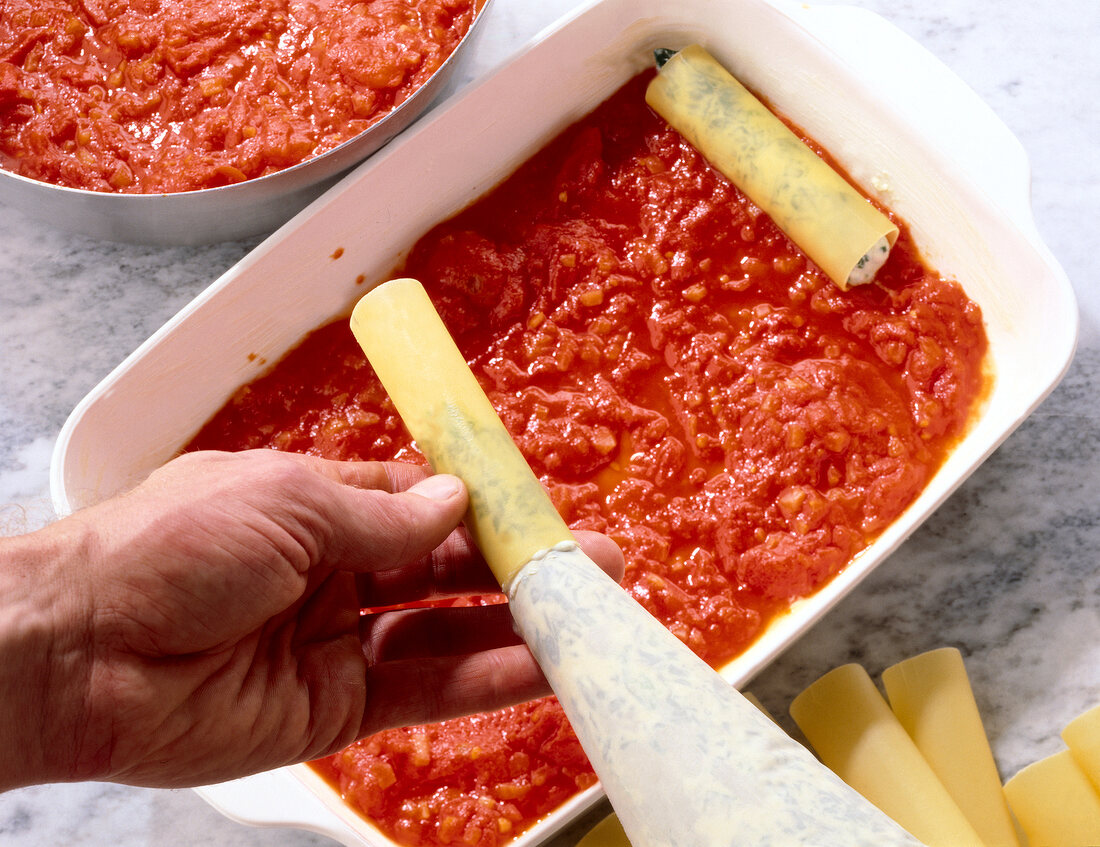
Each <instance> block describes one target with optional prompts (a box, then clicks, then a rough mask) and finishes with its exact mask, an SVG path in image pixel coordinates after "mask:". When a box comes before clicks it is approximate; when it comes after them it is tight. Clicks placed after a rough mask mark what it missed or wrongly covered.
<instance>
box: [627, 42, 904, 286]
mask: <svg viewBox="0 0 1100 847" xmlns="http://www.w3.org/2000/svg"><path fill="white" fill-rule="evenodd" d="M658 61H663V64H662V67H661V69H660V71H659V72H658V73H657V76H656V77H654V79H653V81H652V82H651V83H650V85H649V88H648V89H647V91H646V102H647V103H648V104H649V105H650V107H651V108H652V109H653V110H654V111H656V112H657V114H659V115H660V116H661V117H663V118H664V119H665V120H666V121H668V123H669V124H670V125H671V126H672V127H673V128H675V129H676V130H677V131H678V132H680V133H681V134H682V135H683V136H684V137H685V138H686V139H687V140H688V141H689V142H690V143H691V145H692V146H693V147H695V148H696V149H697V150H698V151H699V152H700V153H701V154H702V155H703V156H704V157H705V158H706V159H707V161H708V162H710V164H711V165H712V166H713V167H715V168H716V169H717V170H718V171H720V172H721V173H722V174H723V175H724V176H725V177H726V178H727V179H729V180H730V182H732V183H733V184H734V185H736V186H737V187H738V188H740V189H741V190H742V191H743V192H745V194H746V195H747V196H748V197H749V199H750V200H752V201H753V202H754V203H755V204H756V205H757V206H759V207H760V208H761V209H763V210H764V211H765V212H766V213H767V214H768V216H769V217H770V218H771V219H772V220H773V221H775V223H776V225H777V226H778V227H779V228H780V229H782V230H783V232H785V233H786V234H787V236H788V237H789V238H790V239H791V241H793V242H794V243H795V244H796V245H797V246H798V247H799V248H800V249H801V250H802V252H803V253H805V254H806V255H807V256H809V258H810V259H812V260H813V261H814V263H815V264H817V266H818V267H820V268H821V270H822V271H824V272H825V274H826V275H827V276H828V277H829V278H830V279H831V280H833V282H835V283H836V284H837V285H839V286H840V287H841V288H847V287H848V286H850V285H861V284H864V283H868V282H871V281H872V280H873V279H874V277H875V274H876V273H877V272H878V270H879V268H881V267H882V265H883V264H884V263H885V262H886V259H887V258H888V256H889V253H890V249H891V247H893V245H894V242H895V241H896V240H897V237H898V228H897V226H895V225H894V223H893V222H892V221H891V220H890V219H889V218H888V217H886V215H884V214H883V213H882V212H880V211H879V210H878V209H877V208H875V206H874V205H872V204H871V203H870V202H869V201H868V200H867V199H866V198H865V197H863V196H862V195H861V194H860V193H859V192H858V191H856V189H855V188H853V187H852V186H851V185H850V184H849V183H848V182H847V181H846V180H845V179H844V178H843V177H842V176H841V175H840V174H839V173H837V172H836V171H835V170H833V169H832V168H831V167H829V165H828V164H827V163H826V162H825V161H823V160H822V159H821V158H820V157H818V156H817V155H816V154H815V153H814V152H813V150H811V149H810V148H809V147H808V146H806V144H805V143H804V142H803V141H802V140H801V139H800V138H799V137H798V136H797V135H795V133H794V132H792V131H791V130H790V129H788V128H787V126H786V125H785V124H784V123H783V122H782V121H781V120H779V118H777V117H776V116H775V115H774V114H772V112H771V111H769V110H768V108H767V107H766V106H765V105H764V104H763V103H762V102H760V100H758V99H757V98H756V97H755V96H754V95H753V94H752V93H751V92H750V91H749V90H748V89H747V88H745V86H743V85H742V84H741V83H740V82H738V81H737V80H736V79H735V78H734V77H733V76H732V75H731V74H730V73H729V71H727V70H726V69H725V68H724V67H722V65H720V64H719V63H718V61H717V60H716V59H715V58H714V57H713V56H711V55H710V54H709V53H707V51H706V50H704V49H703V48H702V47H700V46H699V45H697V44H696V45H692V46H690V47H685V48H684V49H683V50H680V51H679V52H676V53H671V55H669V51H658Z"/></svg>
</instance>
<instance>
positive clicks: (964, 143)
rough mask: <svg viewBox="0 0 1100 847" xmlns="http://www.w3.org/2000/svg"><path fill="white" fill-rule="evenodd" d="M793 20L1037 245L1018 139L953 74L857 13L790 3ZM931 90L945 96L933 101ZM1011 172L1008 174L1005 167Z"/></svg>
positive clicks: (870, 16) (892, 29) (1027, 170)
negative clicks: (924, 130)
mask: <svg viewBox="0 0 1100 847" xmlns="http://www.w3.org/2000/svg"><path fill="white" fill-rule="evenodd" d="M782 2H784V3H785V9H786V12H787V14H788V15H789V16H790V17H792V18H793V19H795V20H796V21H797V22H798V23H799V24H800V25H801V26H803V27H804V28H805V29H806V30H807V31H809V32H810V33H811V34H812V35H813V36H814V37H815V38H817V39H818V40H819V41H821V42H822V43H823V44H824V45H825V47H826V48H827V49H829V50H830V51H832V52H833V53H835V54H837V55H838V56H840V57H841V59H842V60H843V61H844V63H845V64H847V65H848V66H849V67H850V68H851V69H852V70H853V71H854V73H855V74H857V75H858V76H860V77H861V78H862V79H864V80H868V81H869V84H871V85H873V86H874V87H876V88H878V89H880V91H881V94H882V96H883V99H884V100H885V101H886V102H890V103H893V104H894V105H895V109H896V111H897V113H898V114H899V115H901V116H902V118H903V119H904V120H905V121H906V122H907V123H910V124H914V125H917V126H923V127H928V126H935V127H937V131H938V132H940V133H941V137H942V139H943V143H944V148H945V152H947V154H948V155H949V156H950V158H951V159H952V160H953V161H954V163H955V164H956V165H957V166H958V169H959V172H960V174H959V176H960V178H963V179H966V180H968V181H969V182H971V183H973V184H974V185H975V186H976V187H977V188H978V189H979V190H980V191H982V192H983V193H984V194H985V195H986V196H987V197H988V198H989V199H990V200H992V201H993V203H994V204H995V205H997V206H999V207H1000V208H1001V209H1002V210H1003V211H1005V212H1006V213H1008V215H1009V216H1010V217H1011V219H1012V221H1013V223H1015V224H1016V225H1017V226H1018V227H1019V228H1020V229H1021V230H1022V231H1023V232H1024V233H1025V234H1026V235H1027V236H1028V238H1029V239H1030V240H1031V241H1032V242H1033V243H1034V244H1035V245H1036V246H1039V247H1041V246H1042V241H1041V239H1040V238H1039V235H1038V232H1037V230H1036V228H1035V221H1034V217H1033V215H1032V209H1031V166H1030V164H1029V162H1028V158H1027V153H1026V152H1025V150H1024V147H1023V145H1022V144H1021V143H1020V141H1019V139H1018V138H1017V137H1016V136H1015V135H1014V134H1013V133H1012V131H1011V130H1010V129H1009V128H1008V127H1007V126H1006V125H1005V123H1004V122H1003V121H1002V120H1001V119H1000V118H999V117H998V116H997V114H996V113H995V112H994V111H993V110H992V109H991V108H990V107H989V106H988V105H987V104H986V103H985V102H984V101H983V100H982V99H981V97H979V96H978V94H977V93H976V92H975V91H974V90H973V89H972V88H971V87H970V86H969V85H968V84H967V83H965V82H964V81H963V80H962V79H961V78H960V77H959V76H958V75H956V74H955V72H954V71H952V70H951V69H949V68H948V67H947V66H946V65H945V64H944V63H943V62H942V61H941V60H940V59H938V58H937V57H936V56H934V55H933V54H932V53H931V52H930V51H929V50H928V49H926V48H925V47H923V46H922V45H921V44H919V43H918V42H917V41H916V40H914V39H913V38H911V37H910V36H909V35H907V34H906V33H904V32H903V31H902V30H900V29H899V28H898V27H897V26H896V25H895V24H893V23H891V22H889V21H887V20H885V19H884V18H882V17H881V16H880V15H877V14H875V13H874V12H870V11H868V10H866V9H861V8H857V7H854V6H844V5H837V6H825V5H809V4H804V3H796V2H787V0H782ZM929 90H933V91H937V92H941V93H940V95H939V96H937V97H936V98H934V99H933V98H929V97H928V95H927V92H928V91H929ZM1006 164H1007V165H1008V167H1006Z"/></svg>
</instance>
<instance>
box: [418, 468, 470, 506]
mask: <svg viewBox="0 0 1100 847" xmlns="http://www.w3.org/2000/svg"><path fill="white" fill-rule="evenodd" d="M461 490H462V481H461V480H459V478H458V477H456V476H451V475H450V474H436V475H435V476H429V477H427V478H426V479H422V480H420V482H418V483H417V484H416V485H414V486H413V487H412V488H410V489H409V491H410V492H411V493H412V494H419V495H420V496H421V497H427V498H428V499H429V500H450V499H451V498H452V497H454V496H455V495H456V494H458V493H459V492H460V491H461Z"/></svg>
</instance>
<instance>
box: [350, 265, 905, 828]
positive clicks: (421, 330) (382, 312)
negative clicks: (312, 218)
mask: <svg viewBox="0 0 1100 847" xmlns="http://www.w3.org/2000/svg"><path fill="white" fill-rule="evenodd" d="M351 326H352V330H353V332H354V333H355V337H356V339H357V340H358V341H359V343H360V345H361V346H362V347H363V350H364V352H365V353H366V355H367V357H368V359H369V360H370V362H371V364H372V365H373V367H374V369H375V371H376V372H377V374H378V377H379V379H380V380H381V382H382V384H383V386H384V387H385V388H386V390H387V391H388V393H389V395H390V398H391V400H392V401H393V403H394V405H395V406H396V408H397V410H398V412H399V413H400V414H401V417H402V419H403V420H404V422H405V424H406V426H407V427H408V429H409V431H410V433H411V434H412V436H413V438H414V439H415V440H416V443H417V445H418V446H419V448H420V449H421V450H422V451H423V452H424V454H425V455H426V456H427V458H428V460H429V462H430V463H431V464H432V467H433V468H434V469H435V470H437V471H446V472H449V473H453V474H456V475H457V476H459V477H461V478H462V479H463V480H464V481H465V482H466V485H467V488H468V489H469V492H470V510H469V514H468V516H467V522H468V526H469V528H470V531H471V533H472V534H473V537H474V539H475V540H476V542H477V543H478V545H479V546H480V548H481V551H482V553H483V554H484V556H485V558H486V560H487V561H488V563H489V565H490V567H491V568H492V570H493V572H494V574H495V575H496V576H497V578H498V580H499V581H500V584H501V587H502V589H503V590H504V591H505V593H506V594H507V597H508V600H509V603H510V606H511V611H512V615H513V618H514V619H515V624H516V628H517V629H518V631H519V632H520V634H521V635H522V636H523V638H524V640H525V641H526V642H527V644H528V646H529V647H530V649H531V651H532V653H533V654H534V656H535V658H536V659H537V660H538V662H539V664H540V665H541V667H542V669H543V671H544V672H545V674H546V676H547V678H548V679H549V681H550V684H551V686H552V687H553V689H554V692H555V694H556V695H557V696H558V698H559V700H560V701H561V703H562V706H563V708H564V709H565V712H566V715H567V716H568V717H569V720H570V722H571V723H572V725H573V728H574V729H575V730H576V733H577V736H578V738H579V739H580V741H581V744H582V746H583V747H584V750H585V752H586V753H587V754H588V757H589V758H590V760H591V762H592V765H593V767H594V769H595V771H596V774H597V776H599V778H600V781H601V783H602V785H603V788H604V790H605V791H606V792H607V795H608V798H609V799H610V801H611V804H612V805H613V806H614V808H615V810H616V812H617V813H618V817H619V820H620V821H621V823H622V826H623V829H624V831H625V833H626V835H627V836H628V837H629V839H630V842H631V843H632V844H633V845H634V847H708V846H709V845H715V847H717V845H734V844H736V845H739V847H750V845H765V844H769V845H770V844H783V845H788V846H789V847H793V845H815V847H820V845H824V844H828V845H833V846H834V847H840V845H857V844H858V845H864V844H865V845H869V847H870V845H875V847H883V845H916V844H917V843H918V842H916V841H915V840H914V839H913V838H912V837H911V836H910V835H909V834H908V833H906V832H905V831H904V830H902V829H901V828H900V827H898V826H897V825H896V824H895V823H893V822H892V821H891V820H890V819H889V818H887V817H886V816H885V815H884V814H883V813H881V812H880V811H878V810H877V809H876V808H875V807H874V806H872V805H871V804H870V803H869V802H867V801H866V800H864V799H863V798H862V797H861V796H859V794H857V793H856V792H855V791H854V790H852V789H851V788H849V787H848V786H846V785H845V784H844V783H843V782H842V781H841V780H840V779H839V778H837V777H836V776H835V775H834V774H832V773H831V772H830V771H829V770H828V769H827V768H825V767H824V766H823V765H821V764H820V763H819V762H818V761H817V760H816V759H814V757H813V756H812V755H811V754H810V753H809V752H808V751H807V750H806V749H805V748H804V747H802V746H801V745H800V744H797V743H796V742H794V741H793V740H792V739H791V738H790V737H788V736H787V735H786V734H785V733H783V732H782V730H780V729H779V728H778V727H777V726H776V725H775V724H774V723H773V722H772V721H771V720H769V719H768V718H767V717H766V716H765V715H763V714H762V713H761V712H760V711H759V710H758V709H757V708H756V707H755V706H753V705H752V704H751V703H749V701H748V700H746V699H745V698H744V697H742V696H741V695H740V694H739V693H738V692H737V691H736V690H735V689H733V688H732V687H731V686H729V685H728V684H727V683H726V682H725V681H724V680H723V679H722V678H721V677H720V676H719V675H718V674H717V673H716V672H715V671H714V670H713V669H711V668H710V667H709V666H708V665H707V664H706V663H705V662H703V661H702V660H701V659H699V658H698V657H697V656H696V655H695V654H694V653H693V652H692V651H691V650H690V649H688V647H686V646H685V645H684V644H683V643H682V642H681V641H680V640H679V639H677V638H676V637H675V636H673V635H672V634H671V633H670V632H669V631H668V630H667V629H666V628H665V627H664V626H663V625H661V624H660V623H659V622H658V621H657V620H656V619H655V618H653V617H652V616H651V615H650V614H649V613H648V612H647V611H645V609H643V608H642V606H641V605H639V604H638V603H637V602H635V600H634V599H633V598H632V597H631V596H630V595H629V594H627V593H626V592H625V591H624V590H622V589H621V588H620V587H619V586H618V585H617V584H616V583H615V582H614V581H613V580H612V579H611V578H610V577H608V576H607V575H606V574H604V573H603V571H601V570H600V569H599V568H598V567H597V566H596V565H595V564H594V563H593V562H592V561H591V560H590V559H589V558H588V557H587V556H585V555H584V553H583V552H581V550H580V548H579V547H578V546H577V544H576V542H575V541H574V540H573V537H572V535H571V533H570V532H569V529H568V528H567V527H566V526H565V524H564V522H563V521H562V519H561V518H560V516H558V514H557V512H556V511H555V509H554V507H553V505H552V503H551V502H550V500H549V498H548V497H547V496H546V494H545V493H544V491H543V489H542V486H541V485H540V483H539V481H538V479H537V477H535V475H534V473H533V472H532V471H531V469H530V468H529V466H528V465H527V463H526V461H525V460H524V459H523V456H522V455H521V454H520V452H519V450H518V449H517V448H516V447H515V445H514V443H513V442H512V440H511V438H510V436H509V435H508V433H507V431H506V430H505V429H504V426H503V424H502V423H501V422H500V419H499V418H498V417H497V415H496V414H495V412H494V411H493V408H492V406H491V404H490V403H489V401H488V399H487V398H486V397H485V395H484V393H483V392H482V390H481V388H480V387H479V385H478V383H477V380H476V378H475V377H474V376H473V375H472V374H471V373H470V371H469V369H468V367H467V365H466V363H465V361H464V360H463V358H462V355H461V354H460V352H459V351H458V349H457V347H456V346H455V344H454V342H453V341H452V339H451V337H450V335H449V334H448V332H447V330H446V328H445V327H444V325H443V323H442V321H441V320H440V319H439V316H438V315H437V314H436V312H435V310H434V308H433V307H432V304H431V301H430V299H429V298H428V296H427V294H426V292H425V291H424V289H423V287H422V286H421V285H420V284H419V283H418V282H417V281H415V280H411V279H400V280H393V281H391V282H388V283H385V284H383V285H381V286H379V287H378V288H376V289H374V290H373V291H371V292H369V293H368V294H366V295H365V296H364V297H363V298H362V299H361V300H360V302H359V303H358V304H357V306H356V308H355V310H354V312H353V315H352V318H351Z"/></svg>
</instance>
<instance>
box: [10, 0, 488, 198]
mask: <svg viewBox="0 0 1100 847" xmlns="http://www.w3.org/2000/svg"><path fill="white" fill-rule="evenodd" d="M477 5H479V4H476V3H475V2H474V0H362V2H356V0H82V2H79V3H73V2H70V0H0V166H2V167H4V168H5V169H7V170H10V171H13V172H15V173H17V174H20V175H22V176H26V177H30V178H32V179H37V180H41V181H44V182H50V183H53V184H55V185H61V186H66V187H69V188H82V189H89V190H93V191H106V192H122V193H141V194H156V193H163V192H177V191H191V190H196V189H202V188H213V187H217V186H221V185H230V184H233V183H237V182H243V181H244V180H247V179H252V178H255V177H259V176H264V175H266V174H270V173H274V172H276V171H279V170H283V169H284V168H287V167H290V166H292V165H296V164H298V163H300V162H302V161H305V160H306V159H309V158H312V157H314V156H318V155H320V154H322V153H325V152H327V151H328V150H331V149H333V148H334V147H336V146H338V145H339V144H341V143H343V142H344V141H347V140H348V139H350V138H353V137H354V136H356V135H358V134H359V133H361V132H362V131H363V130H365V129H367V128H368V127H369V126H371V125H372V124H374V123H376V122H377V121H378V120H380V119H381V118H383V117H384V116H385V115H387V114H388V113H389V112H390V111H392V110H393V109H394V107H396V106H398V105H400V104H401V103H402V102H404V101H405V100H406V99H408V97H409V96H411V95H412V94H413V93H414V92H415V91H416V90H417V89H418V88H420V86H422V85H423V84H424V83H425V82H426V81H427V79H428V78H429V77H430V76H431V75H432V74H433V73H434V72H435V71H436V70H438V69H439V67H440V65H442V64H443V62H444V61H445V60H446V59H447V57H448V56H449V55H450V54H451V53H452V52H453V51H454V49H455V47H457V46H458V43H459V41H461V40H462V37H463V36H464V35H465V34H466V32H467V30H468V29H469V28H470V26H471V24H472V23H473V19H474V15H475V14H476V6H477Z"/></svg>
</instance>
